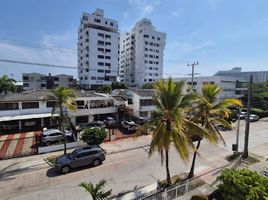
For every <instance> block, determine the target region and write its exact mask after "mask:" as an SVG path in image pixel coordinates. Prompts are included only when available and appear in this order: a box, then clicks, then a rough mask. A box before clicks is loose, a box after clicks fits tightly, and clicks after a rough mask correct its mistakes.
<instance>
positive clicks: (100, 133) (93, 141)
mask: <svg viewBox="0 0 268 200" xmlns="http://www.w3.org/2000/svg"><path fill="white" fill-rule="evenodd" d="M106 136H107V131H106V130H105V129H104V128H90V129H89V128H87V129H84V132H83V135H82V140H83V141H84V142H86V143H87V144H88V145H100V144H101V143H102V142H103V141H104V139H105V138H106Z"/></svg>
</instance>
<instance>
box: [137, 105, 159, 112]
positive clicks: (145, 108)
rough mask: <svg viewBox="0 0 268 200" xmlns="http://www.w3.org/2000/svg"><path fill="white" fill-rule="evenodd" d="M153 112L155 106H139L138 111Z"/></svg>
mask: <svg viewBox="0 0 268 200" xmlns="http://www.w3.org/2000/svg"><path fill="white" fill-rule="evenodd" d="M153 110H155V106H154V105H151V106H140V111H153Z"/></svg>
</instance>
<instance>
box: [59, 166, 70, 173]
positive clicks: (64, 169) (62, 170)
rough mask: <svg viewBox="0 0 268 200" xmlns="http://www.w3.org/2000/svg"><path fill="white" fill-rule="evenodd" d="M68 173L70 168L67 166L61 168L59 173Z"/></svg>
mask: <svg viewBox="0 0 268 200" xmlns="http://www.w3.org/2000/svg"><path fill="white" fill-rule="evenodd" d="M69 172H70V167H69V166H63V167H62V168H61V173H62V174H68V173H69Z"/></svg>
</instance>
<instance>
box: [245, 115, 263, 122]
mask: <svg viewBox="0 0 268 200" xmlns="http://www.w3.org/2000/svg"><path fill="white" fill-rule="evenodd" d="M259 119H260V118H259V116H258V115H253V114H251V115H250V116H249V121H250V122H256V121H259ZM245 120H247V117H246V118H245Z"/></svg>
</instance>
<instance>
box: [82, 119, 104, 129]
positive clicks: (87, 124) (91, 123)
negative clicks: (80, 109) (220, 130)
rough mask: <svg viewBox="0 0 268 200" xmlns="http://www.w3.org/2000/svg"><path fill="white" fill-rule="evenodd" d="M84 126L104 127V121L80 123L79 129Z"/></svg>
mask: <svg viewBox="0 0 268 200" xmlns="http://www.w3.org/2000/svg"><path fill="white" fill-rule="evenodd" d="M84 128H105V122H104V121H92V122H89V123H86V124H83V125H81V129H84Z"/></svg>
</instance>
